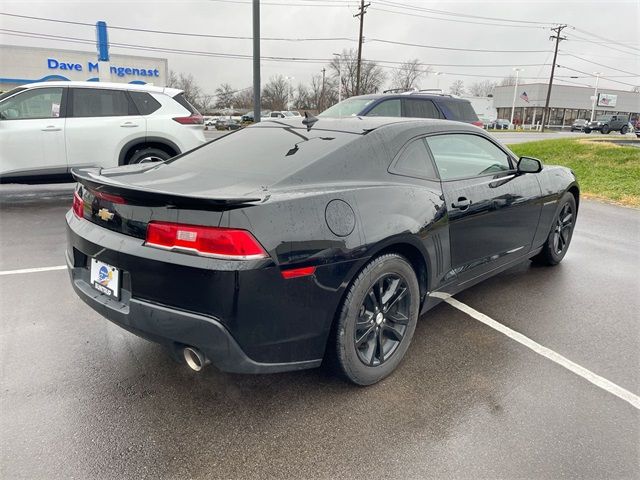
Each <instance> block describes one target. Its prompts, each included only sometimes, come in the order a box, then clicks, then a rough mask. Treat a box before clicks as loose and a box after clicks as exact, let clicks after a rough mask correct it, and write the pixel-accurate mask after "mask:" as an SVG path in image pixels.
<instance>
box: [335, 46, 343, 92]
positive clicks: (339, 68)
mask: <svg viewBox="0 0 640 480" xmlns="http://www.w3.org/2000/svg"><path fill="white" fill-rule="evenodd" d="M334 55H335V56H337V57H338V103H340V102H341V101H342V54H341V53H334Z"/></svg>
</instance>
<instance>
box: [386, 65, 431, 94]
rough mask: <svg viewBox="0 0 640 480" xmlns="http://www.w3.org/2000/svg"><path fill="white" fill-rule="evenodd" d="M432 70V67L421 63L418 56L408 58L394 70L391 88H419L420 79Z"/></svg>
mask: <svg viewBox="0 0 640 480" xmlns="http://www.w3.org/2000/svg"><path fill="white" fill-rule="evenodd" d="M432 71H433V69H432V68H431V67H426V68H424V67H423V66H422V65H421V64H420V60H418V59H417V58H416V59H413V60H408V61H406V62H404V63H403V64H402V65H400V67H399V68H398V69H397V70H395V71H394V72H393V76H392V79H391V88H398V89H401V90H412V89H414V88H416V89H417V88H419V85H418V80H420V79H421V78H422V77H424V76H426V75H429V73H431V72H432Z"/></svg>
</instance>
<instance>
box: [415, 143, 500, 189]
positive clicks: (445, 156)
mask: <svg viewBox="0 0 640 480" xmlns="http://www.w3.org/2000/svg"><path fill="white" fill-rule="evenodd" d="M426 142H427V145H428V146H429V150H431V155H432V156H433V159H434V160H435V162H436V165H437V166H438V172H439V173H440V178H441V179H442V180H452V179H456V178H468V177H477V176H481V175H489V174H496V173H499V172H504V171H507V170H510V169H511V163H510V161H509V156H508V155H507V154H506V153H505V152H504V151H503V150H501V149H500V148H498V147H497V146H496V145H494V144H493V143H491V142H490V141H489V140H487V139H486V138H483V137H480V136H478V135H469V134H447V135H436V136H433V137H428V138H427V139H426Z"/></svg>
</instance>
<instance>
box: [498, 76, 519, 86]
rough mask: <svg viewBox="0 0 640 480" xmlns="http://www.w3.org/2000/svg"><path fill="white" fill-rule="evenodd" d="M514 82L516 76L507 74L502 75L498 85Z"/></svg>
mask: <svg viewBox="0 0 640 480" xmlns="http://www.w3.org/2000/svg"><path fill="white" fill-rule="evenodd" d="M515 84H516V76H515V75H509V76H507V77H504V78H503V79H502V80H500V86H501V87H510V86H513V85H515Z"/></svg>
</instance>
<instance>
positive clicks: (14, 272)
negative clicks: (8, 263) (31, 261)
mask: <svg viewBox="0 0 640 480" xmlns="http://www.w3.org/2000/svg"><path fill="white" fill-rule="evenodd" d="M66 269H67V266H66V265H57V266H55V267H40V268H23V269H22V270H4V271H2V272H0V276H2V275H19V274H21V273H37V272H50V271H52V270H66Z"/></svg>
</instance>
